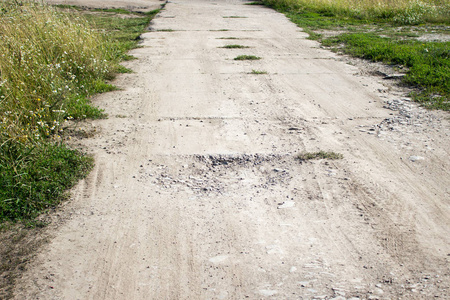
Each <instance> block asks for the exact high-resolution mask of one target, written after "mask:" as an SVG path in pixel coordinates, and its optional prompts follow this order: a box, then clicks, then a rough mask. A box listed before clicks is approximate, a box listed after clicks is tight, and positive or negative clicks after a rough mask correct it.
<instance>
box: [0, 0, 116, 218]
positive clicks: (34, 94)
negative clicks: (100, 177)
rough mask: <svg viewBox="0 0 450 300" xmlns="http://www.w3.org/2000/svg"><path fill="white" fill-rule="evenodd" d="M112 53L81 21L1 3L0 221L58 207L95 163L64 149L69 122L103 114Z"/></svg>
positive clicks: (37, 6) (36, 6) (35, 6)
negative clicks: (100, 100) (99, 104)
mask: <svg viewBox="0 0 450 300" xmlns="http://www.w3.org/2000/svg"><path fill="white" fill-rule="evenodd" d="M113 56H114V55H113V51H112V50H111V49H110V47H108V44H107V43H106V41H105V39H104V38H103V36H102V35H100V34H99V33H97V32H96V31H94V30H92V29H90V28H89V26H88V24H87V22H86V21H85V20H83V19H82V18H81V17H79V16H75V15H71V14H67V13H62V12H60V11H57V10H56V9H54V8H53V7H51V6H48V5H45V4H42V3H37V2H32V1H20V2H19V1H5V2H0V220H3V219H21V218H27V217H32V216H34V215H35V214H36V213H37V212H38V211H40V210H42V209H44V208H45V207H49V206H52V205H54V204H55V203H57V202H58V201H59V200H60V199H61V197H63V194H64V190H65V189H66V188H68V187H70V185H71V184H73V183H74V182H75V181H76V180H77V179H78V178H80V176H83V174H85V173H86V170H87V169H88V168H89V166H90V165H91V161H90V159H88V158H86V157H83V156H80V154H79V153H77V152H76V151H73V150H70V149H68V148H67V147H66V146H64V145H62V144H61V143H60V142H58V140H59V135H60V133H61V131H62V128H63V124H64V122H65V121H66V120H68V119H73V118H75V119H82V118H85V117H99V116H101V115H102V112H101V111H100V110H99V109H97V108H94V107H92V106H90V105H89V100H88V97H89V95H91V94H92V93H95V92H99V91H104V90H107V89H110V86H109V85H107V84H106V83H105V79H108V78H111V76H112V72H113V71H114V67H110V66H111V65H114V63H113V64H112V63H111V59H112V57H113Z"/></svg>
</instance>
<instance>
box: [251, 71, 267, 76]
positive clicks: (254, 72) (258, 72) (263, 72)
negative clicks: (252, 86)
mask: <svg viewBox="0 0 450 300" xmlns="http://www.w3.org/2000/svg"><path fill="white" fill-rule="evenodd" d="M250 74H254V75H264V74H267V72H266V71H260V70H252V71H251V72H250Z"/></svg>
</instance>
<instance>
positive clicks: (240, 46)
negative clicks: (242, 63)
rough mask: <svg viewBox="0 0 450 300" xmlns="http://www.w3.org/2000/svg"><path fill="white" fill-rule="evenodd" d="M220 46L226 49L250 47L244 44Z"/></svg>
mask: <svg viewBox="0 0 450 300" xmlns="http://www.w3.org/2000/svg"><path fill="white" fill-rule="evenodd" d="M219 48H225V49H243V48H250V47H248V46H243V45H225V46H223V47H219Z"/></svg>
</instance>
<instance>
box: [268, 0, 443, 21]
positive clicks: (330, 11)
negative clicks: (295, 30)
mask: <svg viewBox="0 0 450 300" xmlns="http://www.w3.org/2000/svg"><path fill="white" fill-rule="evenodd" d="M263 2H264V3H265V4H266V5H269V6H272V7H275V8H277V9H284V10H290V11H292V10H296V11H297V12H301V11H315V12H318V13H321V14H325V15H328V16H349V17H352V18H359V19H386V20H391V21H394V22H396V23H401V24H418V23H421V22H442V21H444V20H448V19H449V16H450V3H449V2H448V1H447V0H263Z"/></svg>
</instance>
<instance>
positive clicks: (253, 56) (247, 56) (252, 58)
mask: <svg viewBox="0 0 450 300" xmlns="http://www.w3.org/2000/svg"><path fill="white" fill-rule="evenodd" d="M258 59H261V57H258V56H255V55H239V56H236V57H235V58H234V60H258Z"/></svg>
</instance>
